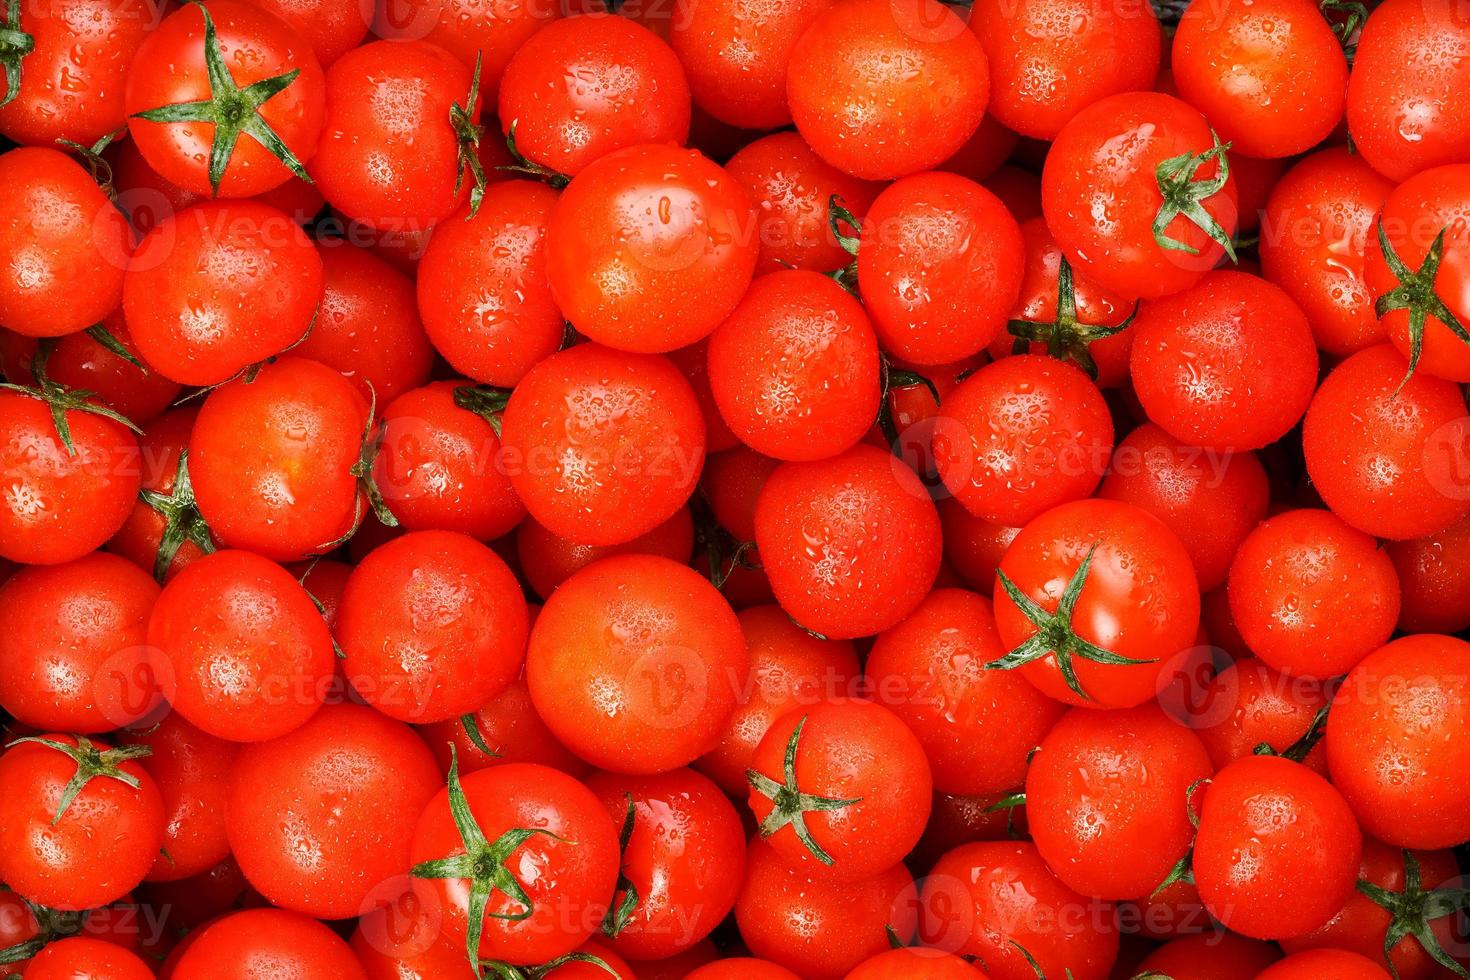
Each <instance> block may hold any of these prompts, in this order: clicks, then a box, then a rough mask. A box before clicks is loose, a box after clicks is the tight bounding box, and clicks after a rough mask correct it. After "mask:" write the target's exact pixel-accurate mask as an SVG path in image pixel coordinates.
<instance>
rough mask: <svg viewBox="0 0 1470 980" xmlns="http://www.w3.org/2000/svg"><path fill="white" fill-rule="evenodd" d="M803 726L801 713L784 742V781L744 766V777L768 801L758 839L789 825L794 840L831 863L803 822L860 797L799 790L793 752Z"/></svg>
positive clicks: (819, 858)
mask: <svg viewBox="0 0 1470 980" xmlns="http://www.w3.org/2000/svg"><path fill="white" fill-rule="evenodd" d="M805 727H806V716H805V715H803V716H802V718H801V720H800V721H798V722H797V723H796V728H795V729H793V730H792V732H791V737H790V738H789V739H787V741H786V758H785V761H784V764H783V767H782V768H783V775H784V777H785V780H786V781H785V783H784V784H783V783H778V782H776V781H775V780H774V779H772V778H771V777H769V776H767V775H766V774H765V773H762V772H757V771H756V770H754V769H747V770H746V771H745V778H746V780H747V781H748V782H749V783H750V786H751V788H752V789H754V790H755V791H756V792H757V793H759V794H761V795H762V796H764V797H765V798H766V799H768V800H770V801H771V812H770V813H768V814H767V815H766V818H765V819H764V820H762V821H761V825H760V835H761V838H762V839H765V838H767V837H770V836H771V835H772V834H775V833H776V832H777V831H778V830H780V829H781V828H782V827H785V826H787V825H788V824H789V825H790V826H791V829H792V831H793V832H795V834H796V839H797V840H799V841H801V843H802V846H803V847H805V848H806V849H807V851H808V852H809V853H810V854H811V856H812V857H814V858H816V859H817V860H818V861H821V862H822V863H823V864H825V865H828V866H831V864H832V855H830V854H828V853H827V852H826V851H825V850H823V849H822V846H821V845H820V844H818V843H817V842H816V841H815V840H814V839H813V838H812V832H811V830H810V829H809V828H808V827H807V825H806V815H807V814H808V813H827V812H831V811H833V810H842V809H845V808H847V807H850V806H852V805H853V804H855V803H861V802H862V799H863V798H862V797H861V796H855V797H853V798H851V799H846V800H840V799H837V798H835V797H831V796H813V795H812V794H810V793H803V792H802V791H801V789H800V788H799V787H798V786H797V784H796V753H797V750H798V749H799V748H800V745H801V732H802V729H803V728H805Z"/></svg>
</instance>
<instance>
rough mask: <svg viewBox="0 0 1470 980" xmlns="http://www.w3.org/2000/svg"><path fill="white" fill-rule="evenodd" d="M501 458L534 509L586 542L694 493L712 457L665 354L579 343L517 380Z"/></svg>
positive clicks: (628, 529) (657, 518)
mask: <svg viewBox="0 0 1470 980" xmlns="http://www.w3.org/2000/svg"><path fill="white" fill-rule="evenodd" d="M501 440H502V444H503V452H502V457H503V464H504V466H505V468H506V471H507V472H508V473H509V474H510V482H511V485H512V486H513V487H515V490H516V493H517V494H519V495H520V498H521V500H522V501H523V502H524V503H525V505H526V509H527V510H529V511H530V512H531V516H532V517H534V518H535V519H536V520H537V521H539V522H540V523H541V524H542V525H543V526H544V527H546V529H547V530H549V531H551V532H552V533H553V534H557V535H560V536H561V537H564V538H570V539H572V540H573V541H579V542H581V543H583V544H592V545H608V544H622V543H624V542H627V541H631V540H632V539H633V538H636V537H638V536H639V535H641V534H645V533H647V532H648V531H651V530H653V529H654V528H655V527H657V526H658V525H660V524H662V523H663V522H664V521H666V520H668V519H669V518H670V517H672V516H673V515H674V512H675V511H677V510H678V509H679V508H680V507H682V506H684V504H685V502H686V501H688V499H689V495H690V494H691V493H693V492H694V488H695V484H696V483H697V481H698V480H699V471H700V468H701V467H702V466H703V465H704V423H703V421H702V419H701V417H700V414H699V404H698V402H697V401H696V400H695V398H694V392H693V391H692V390H691V389H690V387H689V382H687V381H685V380H684V376H683V375H682V374H680V373H679V370H678V368H676V367H674V365H673V364H671V363H670V362H669V360H668V359H667V358H664V357H657V356H653V355H648V354H625V353H622V352H619V351H614V350H610V349H608V348H606V347H602V346H599V345H597V344H580V345H578V346H576V347H572V348H569V349H567V350H564V351H562V352H560V353H558V354H555V355H553V356H551V357H548V358H546V359H545V360H543V361H541V362H540V363H539V364H537V365H536V367H534V368H532V369H531V371H530V372H529V373H528V374H527V375H526V377H525V378H524V379H523V380H522V381H521V383H520V384H519V385H517V386H516V389H515V392H514V393H513V394H512V395H511V397H510V402H509V404H508V405H507V406H506V409H505V418H504V422H503V423H502V426H501Z"/></svg>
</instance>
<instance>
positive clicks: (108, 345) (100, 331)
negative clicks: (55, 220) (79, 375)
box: [83, 158, 148, 374]
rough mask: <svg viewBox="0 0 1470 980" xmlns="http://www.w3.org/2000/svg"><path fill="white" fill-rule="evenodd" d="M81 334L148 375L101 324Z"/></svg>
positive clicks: (143, 367)
mask: <svg viewBox="0 0 1470 980" xmlns="http://www.w3.org/2000/svg"><path fill="white" fill-rule="evenodd" d="M99 159H100V158H99ZM104 165H105V164H104ZM83 333H85V334H86V335H87V336H88V337H91V338H92V339H93V340H94V341H96V342H97V344H98V346H100V347H101V348H102V349H103V350H106V351H107V352H108V353H109V354H112V355H114V356H115V357H120V358H122V359H123V360H125V361H127V362H128V363H129V364H131V365H132V366H133V367H135V368H137V369H138V370H139V371H142V372H143V373H144V374H147V373H148V365H146V364H144V363H143V362H142V361H140V360H138V359H137V358H136V357H135V356H133V352H132V351H130V350H128V349H127V348H126V347H124V346H123V344H122V341H120V340H118V339H117V338H116V337H114V336H113V335H112V333H111V332H110V331H109V330H108V329H107V328H106V327H104V326H103V325H102V324H100V323H98V324H94V325H92V326H90V327H88V328H87V329H86V330H84V331H83Z"/></svg>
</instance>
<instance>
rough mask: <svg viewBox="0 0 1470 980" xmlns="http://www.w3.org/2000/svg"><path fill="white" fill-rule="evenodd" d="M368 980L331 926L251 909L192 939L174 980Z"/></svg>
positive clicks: (212, 925)
mask: <svg viewBox="0 0 1470 980" xmlns="http://www.w3.org/2000/svg"><path fill="white" fill-rule="evenodd" d="M261 976H269V977H272V978H273V980H365V978H366V976H367V975H366V974H365V973H364V972H363V969H362V967H361V965H359V964H358V962H357V957H355V956H353V955H352V949H351V948H350V947H349V946H348V945H347V944H346V943H345V942H343V941H342V940H341V939H339V938H338V937H337V935H336V933H334V932H332V930H331V929H328V928H327V927H326V926H324V925H322V924H321V923H320V922H317V921H316V920H315V919H309V918H307V917H306V916H304V915H298V914H297V913H295V912H286V911H284V910H282V909H246V910H245V911H243V912H230V913H228V914H226V915H223V916H221V917H220V918H218V919H215V920H214V922H212V923H210V924H209V925H207V926H205V927H203V928H202V929H201V930H199V932H198V933H197V935H194V936H193V937H192V941H191V942H190V944H189V947H188V949H187V950H186V951H185V952H184V954H183V956H181V957H180V958H179V960H178V961H177V962H176V963H175V964H174V969H173V975H172V977H171V978H170V980H253V978H255V977H261Z"/></svg>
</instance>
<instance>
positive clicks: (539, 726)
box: [419, 677, 592, 778]
mask: <svg viewBox="0 0 1470 980" xmlns="http://www.w3.org/2000/svg"><path fill="white" fill-rule="evenodd" d="M419 734H420V735H422V736H423V739H424V741H425V742H427V743H429V748H430V749H431V750H432V751H433V753H434V757H435V759H437V760H438V762H439V769H440V771H441V772H448V771H449V763H450V761H451V754H452V753H453V754H457V756H458V759H459V768H460V771H461V772H466V773H470V772H476V771H478V770H480V769H487V768H489V767H490V766H500V765H505V764H506V763H510V762H534V763H536V764H537V765H541V766H550V767H551V768H552V769H560V770H561V771H562V772H565V773H569V774H570V775H573V776H577V777H579V778H580V777H581V776H583V775H584V774H586V772H587V771H588V770H589V769H591V768H592V767H591V766H589V765H588V764H587V763H585V762H583V761H582V760H581V759H579V758H577V757H576V756H575V755H573V754H572V752H571V750H570V749H568V748H567V747H566V746H565V745H563V744H561V742H559V741H557V739H556V736H555V735H553V734H551V729H549V728H547V727H546V722H544V721H542V720H541V716H540V715H538V714H537V713H536V707H535V705H533V704H532V703H531V692H530V691H529V690H528V689H527V687H526V679H525V677H518V678H516V679H515V680H513V681H511V682H510V683H509V684H507V685H506V686H505V688H504V689H502V690H501V691H500V693H499V694H496V695H494V696H493V697H491V698H490V700H488V701H486V702H485V703H484V704H483V705H481V706H480V707H479V708H477V709H475V710H474V711H472V712H469V714H468V716H462V717H459V718H452V719H446V720H445V721H439V722H433V723H431V724H428V725H423V726H420V727H419ZM477 740H478V741H479V742H483V743H484V744H485V746H486V747H487V748H489V749H490V752H491V753H493V754H489V755H487V754H486V753H485V752H484V751H483V750H482V749H481V748H480V746H479V745H477V744H476V741H477Z"/></svg>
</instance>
